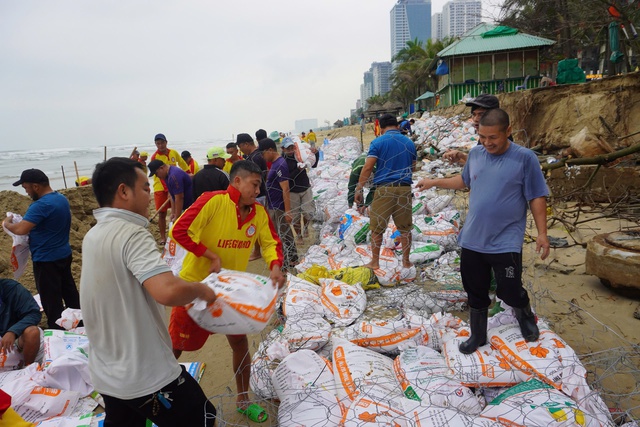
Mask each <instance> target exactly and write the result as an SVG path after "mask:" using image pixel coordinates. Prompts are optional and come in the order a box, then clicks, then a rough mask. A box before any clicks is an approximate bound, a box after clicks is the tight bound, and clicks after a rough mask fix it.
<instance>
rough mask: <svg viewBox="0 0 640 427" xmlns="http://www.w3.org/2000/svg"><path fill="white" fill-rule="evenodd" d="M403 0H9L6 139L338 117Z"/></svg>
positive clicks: (6, 146)
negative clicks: (390, 15)
mask: <svg viewBox="0 0 640 427" xmlns="http://www.w3.org/2000/svg"><path fill="white" fill-rule="evenodd" d="M483 1H484V2H485V3H487V4H488V3H489V2H490V1H495V0H488V1H487V0H483ZM445 2H446V1H445V0H432V13H435V12H440V11H442V6H443V5H444V3H445ZM395 3H396V1H395V0H318V1H300V0H270V1H258V0H236V1H226V2H223V1H220V0H217V1H212V0H183V1H178V0H172V1H169V0H127V1H113V0H111V1H106V0H91V1H77V0H73V1H72V0H56V1H46V0H20V1H4V2H0V58H2V66H0V135H1V137H2V143H1V144H0V151H6V150H22V149H39V148H67V147H94V146H104V145H106V146H109V145H125V144H131V145H135V146H144V145H151V144H153V136H154V135H155V134H156V133H160V132H161V133H164V134H165V135H166V136H167V139H168V140H169V142H170V143H171V141H175V142H188V141H206V140H213V139H227V140H231V138H232V136H233V135H236V134H238V133H242V132H246V133H250V134H253V133H254V132H255V130H257V129H258V128H264V129H266V130H267V131H268V132H271V131H273V130H278V131H290V130H293V129H294V123H295V120H298V119H317V120H318V125H319V126H323V125H324V122H325V120H328V121H329V122H330V123H333V122H334V121H336V120H337V119H341V118H343V117H347V116H348V115H349V111H350V109H352V108H355V105H356V101H357V99H358V98H359V96H360V84H361V83H362V78H363V73H364V72H365V71H367V70H368V69H369V67H370V65H371V63H372V62H380V61H388V60H390V35H389V12H390V10H391V8H392V7H393V5H394V4H395ZM487 14H488V15H491V12H487ZM484 20H485V21H487V20H488V19H484Z"/></svg>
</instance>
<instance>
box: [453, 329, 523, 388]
mask: <svg viewBox="0 0 640 427" xmlns="http://www.w3.org/2000/svg"><path fill="white" fill-rule="evenodd" d="M467 338H468V336H467V337H460V338H454V339H451V340H449V341H446V342H445V343H444V344H443V346H442V353H443V355H444V357H445V359H446V360H447V364H448V365H449V368H450V369H451V370H452V371H453V375H454V378H455V379H456V380H459V381H460V383H461V384H463V385H466V386H468V387H480V386H484V387H505V386H509V385H515V384H519V383H521V382H523V381H526V380H527V379H528V378H529V375H527V374H525V373H523V372H522V371H520V370H518V369H515V368H513V367H512V366H511V365H510V364H509V363H508V362H507V360H506V359H505V358H504V357H503V356H502V355H500V353H499V352H497V351H494V350H493V349H492V348H491V346H490V345H489V344H487V345H484V346H481V347H479V348H478V350H476V351H475V352H473V353H471V354H463V353H461V352H460V350H459V348H458V347H459V346H460V344H461V343H462V342H464V341H466V340H467Z"/></svg>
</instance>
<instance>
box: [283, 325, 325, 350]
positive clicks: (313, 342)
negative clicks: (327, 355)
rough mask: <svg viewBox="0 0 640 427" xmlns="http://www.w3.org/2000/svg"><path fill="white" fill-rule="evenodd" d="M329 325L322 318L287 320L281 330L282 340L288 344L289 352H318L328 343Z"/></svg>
mask: <svg viewBox="0 0 640 427" xmlns="http://www.w3.org/2000/svg"><path fill="white" fill-rule="evenodd" d="M330 334H331V325H330V324H329V322H327V321H326V320H324V319H323V318H322V317H319V316H318V317H315V318H293V319H287V322H286V323H285V325H284V328H283V329H282V338H283V339H284V340H286V341H287V343H288V344H289V350H290V351H291V352H294V351H298V350H301V349H307V350H313V351H317V350H320V349H321V348H322V347H324V346H325V344H326V343H327V342H329V335H330Z"/></svg>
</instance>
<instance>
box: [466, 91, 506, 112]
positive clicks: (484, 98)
mask: <svg viewBox="0 0 640 427" xmlns="http://www.w3.org/2000/svg"><path fill="white" fill-rule="evenodd" d="M466 105H467V107H471V108H472V109H473V107H480V108H484V109H486V110H493V109H494V108H500V101H498V98H496V97H495V96H494V95H489V94H482V95H478V96H476V97H475V98H473V99H472V100H471V101H469V102H467V104H466Z"/></svg>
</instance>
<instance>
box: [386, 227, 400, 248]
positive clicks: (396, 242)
mask: <svg viewBox="0 0 640 427" xmlns="http://www.w3.org/2000/svg"><path fill="white" fill-rule="evenodd" d="M382 247H383V248H387V249H393V250H396V251H397V250H400V249H401V248H402V242H401V241H400V232H399V231H398V229H397V228H396V226H395V225H394V224H389V226H388V227H387V229H386V230H385V231H384V234H383V235H382Z"/></svg>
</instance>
